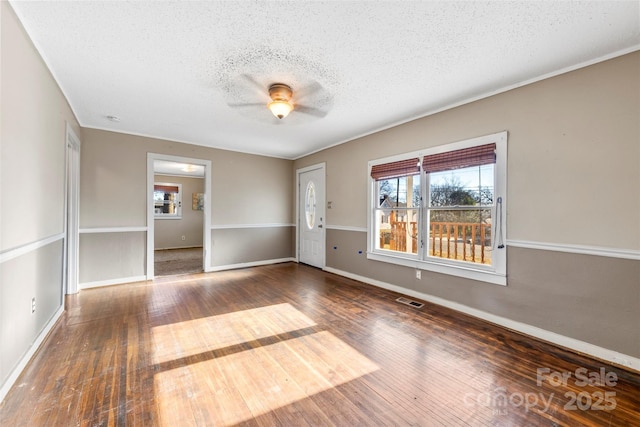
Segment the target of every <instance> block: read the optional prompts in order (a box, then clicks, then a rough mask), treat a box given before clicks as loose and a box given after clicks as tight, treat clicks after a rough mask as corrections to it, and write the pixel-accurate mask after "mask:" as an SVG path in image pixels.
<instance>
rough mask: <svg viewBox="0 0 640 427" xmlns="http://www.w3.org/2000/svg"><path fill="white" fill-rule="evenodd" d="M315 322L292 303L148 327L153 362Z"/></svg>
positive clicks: (205, 350) (215, 348)
mask: <svg viewBox="0 0 640 427" xmlns="http://www.w3.org/2000/svg"><path fill="white" fill-rule="evenodd" d="M315 325H316V323H315V322H314V321H313V320H311V319H309V318H308V317H307V316H305V315H304V314H302V313H301V312H300V311H298V310H296V309H295V308H294V307H293V306H292V305H291V304H288V303H284V304H276V305H271V306H266V307H259V308H254V309H250V310H243V311H236V312H232V313H226V314H221V315H218V316H210V317H205V318H201V319H194V320H187V321H184V322H179V323H171V324H167V325H162V326H156V327H154V328H152V330H151V337H152V342H153V363H155V364H160V363H164V362H169V361H173V360H176V359H181V358H184V357H188V356H193V355H197V354H201V353H205V352H207V351H212V350H220V349H224V348H227V347H231V346H234V345H238V344H242V343H247V342H252V341H256V340H260V339H263V338H268V337H272V336H274V335H278V334H283V333H286V332H292V331H297V330H300V329H305V328H309V327H312V326H315Z"/></svg>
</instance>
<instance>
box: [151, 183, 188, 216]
mask: <svg viewBox="0 0 640 427" xmlns="http://www.w3.org/2000/svg"><path fill="white" fill-rule="evenodd" d="M153 203H154V210H155V217H156V219H180V218H182V184H176V183H171V182H156V183H154V185H153Z"/></svg>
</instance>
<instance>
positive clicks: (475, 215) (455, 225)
mask: <svg viewBox="0 0 640 427" xmlns="http://www.w3.org/2000/svg"><path fill="white" fill-rule="evenodd" d="M491 222H492V218H491V209H470V210H440V209H437V210H436V209H433V210H430V211H429V242H428V244H427V247H428V255H429V256H431V257H438V258H447V259H455V260H458V261H467V262H473V263H479V264H488V265H491V252H492V251H491V246H492V244H491V243H492V242H491Z"/></svg>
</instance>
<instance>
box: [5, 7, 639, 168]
mask: <svg viewBox="0 0 640 427" xmlns="http://www.w3.org/2000/svg"><path fill="white" fill-rule="evenodd" d="M11 4H12V6H13V8H14V9H15V10H16V13H17V14H18V16H19V18H20V20H21V21H22V22H23V24H24V26H25V28H26V30H27V32H28V34H29V35H30V37H31V38H32V39H33V40H34V43H35V45H36V47H37V48H38V50H39V51H40V53H41V54H42V56H43V58H44V59H45V61H46V63H47V64H48V66H49V67H50V69H51V71H52V72H53V74H54V76H55V78H56V80H57V81H58V83H59V84H60V86H61V88H62V90H63V91H64V93H65V95H66V96H67V98H68V100H69V102H70V104H71V107H72V108H73V110H74V112H75V113H76V115H77V117H78V120H79V121H80V124H81V125H82V126H84V127H89V128H98V129H107V130H113V131H117V132H125V133H131V134H137V135H146V136H152V137H157V138H164V139H170V140H176V141H182V142H189V143H194V144H198V145H205V146H211V147H218V148H225V149H230V150H235V151H242V152H250V153H257V154H264V155H268V156H275V157H283V158H290V159H291V158H297V157H300V156H302V155H305V154H308V153H311V152H315V151H318V150H320V149H322V148H325V147H328V146H332V145H336V144H338V143H341V142H345V141H348V140H350V139H353V138H356V137H358V136H362V135H366V134H369V133H372V132H375V131H377V130H380V129H384V128H387V127H389V126H392V125H394V124H398V123H402V122H406V121H408V120H411V119H413V118H417V117H421V116H424V115H427V114H430V113H433V112H435V111H438V110H442V109H444V108H447V107H450V106H453V105H456V104H459V103H462V102H465V101H468V100H472V99H477V98H479V97H483V96H487V95H489V94H492V93H496V92H499V91H502V90H505V89H508V88H511V87H515V86H518V85H520V84H522V83H523V82H528V81H532V80H535V79H538V78H540V77H542V76H546V75H550V74H554V73H557V72H558V71H560V70H567V69H572V68H574V67H576V66H579V65H583V64H588V63H591V62H594V61H597V60H601V59H604V58H608V57H612V56H616V55H618V54H622V53H626V52H630V51H633V50H637V49H638V48H639V47H640V3H639V2H638V1H630V2H607V1H595V2H583V1H572V2H569V1H566V2H565V1H563V2H543V1H518V2H506V1H496V2H466V1H465V2H458V1H448V2H396V1H368V2H355V1H349V2H306V1H305V2H303V1H296V2H271V1H270V2H257V1H238V2H195V1H190V2H186V1H166V2H153V1H117V2H116V1H105V2H101V1H75V2H73V1H45V2H22V1H12V2H11ZM275 82H281V83H286V84H289V85H290V86H291V87H292V88H293V90H294V102H295V103H297V104H298V105H299V106H304V107H306V108H297V109H296V110H294V111H293V112H292V113H291V115H290V116H289V117H287V118H285V119H283V120H280V121H279V120H278V119H276V118H274V117H273V116H272V115H271V113H270V112H269V111H268V110H267V109H266V103H267V102H268V96H267V88H268V86H269V85H270V84H271V83H275ZM244 104H256V105H244ZM310 113H313V114H310ZM108 116H117V117H118V118H119V119H120V121H110V120H109V119H108V118H107V117H108Z"/></svg>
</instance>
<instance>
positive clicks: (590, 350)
mask: <svg viewBox="0 0 640 427" xmlns="http://www.w3.org/2000/svg"><path fill="white" fill-rule="evenodd" d="M324 270H325V271H328V272H329V273H334V274H337V275H339V276H344V277H347V278H349V279H353V280H357V281H359V282H363V283H367V284H370V285H373V286H377V287H379V288H383V289H388V290H390V291H394V292H398V293H401V294H404V295H408V296H412V297H414V298H418V299H421V300H423V301H428V302H431V303H433V304H437V305H441V306H443V307H447V308H450V309H452V310H456V311H459V312H461V313H464V314H468V315H470V316H473V317H477V318H479V319H482V320H486V321H488V322H491V323H495V324H497V325H500V326H504V327H505V328H508V329H512V330H514V331H518V332H521V333H523V334H526V335H530V336H532V337H535V338H539V339H541V340H544V341H547V342H550V343H553V344H557V345H559V346H562V347H566V348H568V349H571V350H574V351H577V352H579V353H583V354H586V355H589V356H593V357H595V358H598V359H601V360H604V361H608V362H611V363H614V364H616V365H620V366H625V367H627V368H630V369H633V370H634V371H640V359H639V358H636V357H633V356H629V355H626V354H623V353H619V352H617V351H614V350H610V349H607V348H604V347H599V346H597V345H594V344H590V343H588V342H584V341H580V340H577V339H575V338H571V337H567V336H564V335H560V334H557V333H555V332H551V331H547V330H545V329H542V328H538V327H537V326H532V325H528V324H526V323H522V322H518V321H515V320H511V319H507V318H506V317H501V316H497V315H495V314H492V313H488V312H486V311H482V310H478V309H476V308H473V307H469V306H466V305H464V304H460V303H457V302H454V301H449V300H446V299H444V298H440V297H436V296H433V295H429V294H425V293H422V292H418V291H414V290H411V289H407V288H403V287H401V286H397V285H392V284H390V283H386V282H382V281H379V280H375V279H371V278H369V277H364V276H360V275H358V274H353V273H349V272H347V271H342V270H338V269H335V268H331V267H325V268H324Z"/></svg>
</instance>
